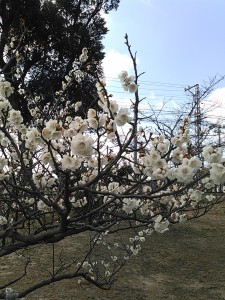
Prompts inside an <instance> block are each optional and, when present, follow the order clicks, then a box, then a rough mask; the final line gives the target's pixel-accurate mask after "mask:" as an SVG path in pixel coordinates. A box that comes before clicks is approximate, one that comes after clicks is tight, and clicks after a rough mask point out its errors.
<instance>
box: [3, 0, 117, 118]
mask: <svg viewBox="0 0 225 300" xmlns="http://www.w3.org/2000/svg"><path fill="white" fill-rule="evenodd" d="M118 5H119V0H98V1H89V0H56V1H49V0H46V1H44V0H2V1H1V2H0V35H1V40H0V58H1V59H0V68H1V70H2V71H1V73H2V74H3V75H4V78H5V79H6V80H7V81H9V82H10V83H11V84H12V86H13V87H14V88H15V91H17V88H18V87H20V88H22V89H26V90H28V91H29V93H30V94H32V95H33V96H35V95H36V94H37V95H39V96H41V97H42V103H41V105H42V107H43V105H45V104H46V103H49V104H50V106H51V108H53V106H54V104H55V95H54V91H56V90H58V89H60V88H61V83H62V81H63V80H64V77H65V75H66V74H67V73H68V71H69V70H71V68H72V64H73V63H74V61H75V60H78V59H79V56H80V55H81V52H82V49H83V48H88V59H87V61H86V62H85V64H83V66H82V69H83V70H85V71H86V78H85V79H83V83H82V84H80V83H78V81H77V80H74V81H73V84H71V85H70V88H69V89H68V90H67V94H68V95H70V99H73V103H76V102H78V101H82V105H83V108H84V110H85V109H86V108H87V107H95V108H96V107H97V101H96V100H95V99H96V95H95V94H93V93H94V88H93V74H92V73H93V70H95V72H96V71H97V73H98V74H99V75H100V74H101V73H102V68H101V61H102V59H103V57H104V52H103V48H104V47H103V44H102V38H103V37H104V35H105V34H106V33H107V28H106V26H105V20H104V18H103V16H102V13H103V12H104V13H108V12H109V11H110V10H112V9H117V8H118ZM84 87H85V88H84ZM10 102H11V104H12V106H13V107H14V108H15V109H19V110H20V111H21V112H22V115H23V117H24V118H25V120H27V121H29V119H31V116H30V115H29V110H28V109H27V101H26V99H24V96H23V95H22V94H17V93H15V94H14V95H12V97H11V99H10ZM61 105H63V104H62V103H61Z"/></svg>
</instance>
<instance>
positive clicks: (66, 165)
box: [61, 155, 81, 171]
mask: <svg viewBox="0 0 225 300" xmlns="http://www.w3.org/2000/svg"><path fill="white" fill-rule="evenodd" d="M61 164H62V170H64V171H65V170H72V171H74V170H76V169H78V168H79V167H80V166H81V159H79V158H74V157H71V156H69V155H63V158H62V160H61Z"/></svg>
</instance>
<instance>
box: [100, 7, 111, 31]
mask: <svg viewBox="0 0 225 300" xmlns="http://www.w3.org/2000/svg"><path fill="white" fill-rule="evenodd" d="M100 15H101V17H102V18H103V19H104V20H105V22H106V27H107V28H109V27H110V26H111V25H112V18H111V17H110V16H109V14H106V13H104V12H103V11H101V12H100Z"/></svg>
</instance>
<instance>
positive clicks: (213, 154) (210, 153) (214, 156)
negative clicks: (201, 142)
mask: <svg viewBox="0 0 225 300" xmlns="http://www.w3.org/2000/svg"><path fill="white" fill-rule="evenodd" d="M222 156H223V149H222V148H216V149H215V148H213V147H212V146H211V145H208V146H205V147H204V148H203V157H204V158H205V159H206V160H207V161H208V162H209V163H218V162H220V161H221V159H222Z"/></svg>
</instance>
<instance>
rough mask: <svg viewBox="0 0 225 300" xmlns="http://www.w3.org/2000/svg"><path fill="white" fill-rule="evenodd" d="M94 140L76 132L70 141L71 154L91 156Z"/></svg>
mask: <svg viewBox="0 0 225 300" xmlns="http://www.w3.org/2000/svg"><path fill="white" fill-rule="evenodd" d="M93 144H94V140H93V139H92V137H90V136H89V135H83V134H81V133H78V134H77V135H75V136H74V137H73V139H72V141H71V151H72V154H75V155H79V156H84V157H86V156H91V155H92V153H93Z"/></svg>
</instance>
